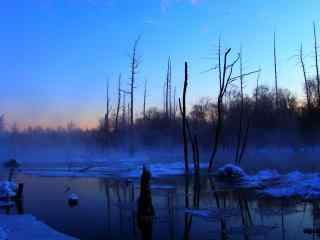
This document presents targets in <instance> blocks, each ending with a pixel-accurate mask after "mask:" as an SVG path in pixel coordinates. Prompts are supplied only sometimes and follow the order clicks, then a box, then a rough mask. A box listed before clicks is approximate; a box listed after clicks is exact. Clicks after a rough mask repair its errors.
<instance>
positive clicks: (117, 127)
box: [115, 74, 121, 131]
mask: <svg viewBox="0 0 320 240" xmlns="http://www.w3.org/2000/svg"><path fill="white" fill-rule="evenodd" d="M120 104H121V74H119V79H118V103H117V111H116V119H115V121H116V122H115V131H118V129H119V112H120Z"/></svg>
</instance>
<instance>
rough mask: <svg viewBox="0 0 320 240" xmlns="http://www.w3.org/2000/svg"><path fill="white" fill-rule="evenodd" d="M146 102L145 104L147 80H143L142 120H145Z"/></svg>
mask: <svg viewBox="0 0 320 240" xmlns="http://www.w3.org/2000/svg"><path fill="white" fill-rule="evenodd" d="M146 104H147V80H145V81H144V93H143V120H146Z"/></svg>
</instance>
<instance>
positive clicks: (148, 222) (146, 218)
mask: <svg viewBox="0 0 320 240" xmlns="http://www.w3.org/2000/svg"><path fill="white" fill-rule="evenodd" d="M150 178H151V174H150V172H149V171H148V170H147V169H146V168H145V167H143V172H142V175H141V180H140V196H139V199H138V217H137V220H138V227H139V230H140V231H141V236H142V237H141V239H142V240H151V239H152V225H153V217H154V216H155V211H154V207H153V203H152V196H151V191H150Z"/></svg>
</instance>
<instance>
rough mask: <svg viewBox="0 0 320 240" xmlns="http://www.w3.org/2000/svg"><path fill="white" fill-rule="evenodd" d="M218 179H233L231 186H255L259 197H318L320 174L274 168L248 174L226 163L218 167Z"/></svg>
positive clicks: (309, 198)
mask: <svg viewBox="0 0 320 240" xmlns="http://www.w3.org/2000/svg"><path fill="white" fill-rule="evenodd" d="M216 176H217V177H218V178H221V179H220V181H225V180H234V182H232V186H233V187H235V188H236V187H239V188H255V189H258V191H257V193H258V194H259V195H260V196H261V197H271V198H300V199H304V200H312V199H320V175H319V174H315V173H313V174H303V173H301V172H299V171H294V172H291V173H288V174H285V175H280V174H279V173H278V172H277V171H276V170H262V171H259V172H258V173H257V174H255V175H248V174H246V173H245V172H244V170H242V169H241V168H240V167H239V166H236V165H233V164H227V165H225V166H223V167H221V168H219V169H218V171H217V175H216Z"/></svg>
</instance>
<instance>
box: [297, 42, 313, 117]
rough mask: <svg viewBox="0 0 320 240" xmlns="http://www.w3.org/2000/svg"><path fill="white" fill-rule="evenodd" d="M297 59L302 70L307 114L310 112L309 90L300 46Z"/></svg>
mask: <svg viewBox="0 0 320 240" xmlns="http://www.w3.org/2000/svg"><path fill="white" fill-rule="evenodd" d="M299 59H300V64H301V69H302V73H303V78H304V87H305V91H306V96H307V108H308V112H310V110H311V102H310V89H309V84H308V79H307V74H306V68H305V64H304V59H303V47H302V44H301V46H300V56H299Z"/></svg>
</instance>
